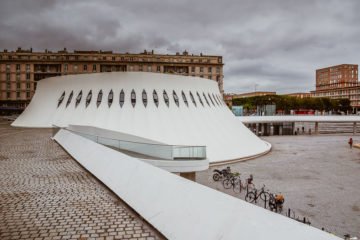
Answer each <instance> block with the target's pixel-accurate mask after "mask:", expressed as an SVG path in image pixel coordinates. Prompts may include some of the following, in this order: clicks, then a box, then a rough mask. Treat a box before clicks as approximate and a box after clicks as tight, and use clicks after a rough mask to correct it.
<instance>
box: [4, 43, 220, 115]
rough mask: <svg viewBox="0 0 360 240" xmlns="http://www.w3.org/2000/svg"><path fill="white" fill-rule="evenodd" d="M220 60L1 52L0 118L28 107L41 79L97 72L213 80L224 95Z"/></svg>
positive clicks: (187, 56) (191, 56) (183, 56)
mask: <svg viewBox="0 0 360 240" xmlns="http://www.w3.org/2000/svg"><path fill="white" fill-rule="evenodd" d="M223 65H224V64H223V59H222V57H221V56H211V55H204V54H199V55H194V54H189V53H188V52H187V51H184V52H183V53H176V54H172V55H170V54H156V53H154V51H150V52H149V51H144V52H142V53H139V54H134V53H115V52H112V51H101V50H100V51H78V50H74V51H73V52H70V51H68V50H67V49H66V48H65V49H63V50H61V51H56V52H55V51H48V50H45V51H44V52H34V51H33V50H32V49H29V50H24V49H21V48H18V49H17V50H16V51H8V50H6V49H5V50H3V51H1V52H0V114H11V113H19V112H21V111H23V110H24V109H25V107H26V106H27V105H28V104H29V102H30V100H31V98H32V96H33V95H34V93H35V90H36V85H37V82H38V81H39V80H41V79H44V78H49V77H55V76H62V75H70V74H83V73H87V74H88V73H99V72H156V73H166V74H176V75H183V76H193V77H201V78H206V79H211V80H214V81H216V82H217V83H218V86H219V89H220V92H221V93H223V77H224V75H223Z"/></svg>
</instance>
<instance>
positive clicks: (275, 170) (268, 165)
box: [196, 135, 360, 237]
mask: <svg viewBox="0 0 360 240" xmlns="http://www.w3.org/2000/svg"><path fill="white" fill-rule="evenodd" d="M349 137H352V138H353V139H354V142H355V143H356V142H360V136H353V135H317V136H314V135H311V136H308V135H303V136H273V137H264V138H263V139H264V140H265V141H268V142H270V143H271V144H272V151H271V152H270V153H268V154H267V155H265V156H262V157H260V158H257V159H253V160H248V161H245V162H239V163H234V164H229V165H226V166H230V167H231V169H232V171H238V172H240V173H241V176H242V179H243V180H245V179H246V178H247V177H248V176H249V174H253V175H254V183H255V185H256V187H257V188H260V187H261V186H262V185H263V184H265V185H266V188H267V189H269V190H270V191H271V192H274V193H282V194H283V195H285V204H284V209H287V208H291V209H292V210H293V211H294V212H295V214H296V216H299V217H306V218H309V219H310V221H311V225H312V226H315V227H317V228H322V227H324V228H325V229H326V230H327V231H330V232H332V233H334V234H336V235H338V236H341V237H342V236H343V235H344V234H346V233H350V234H352V235H355V236H358V237H359V236H360V234H359V233H360V187H359V183H360V149H356V148H353V149H350V148H349V145H348V143H347V141H348V139H349ZM224 167H225V166H223V167H221V166H218V167H212V168H210V169H209V170H207V171H203V172H198V173H197V176H196V181H197V182H198V183H201V184H203V185H206V186H209V187H211V188H214V189H217V190H219V191H222V192H226V193H228V194H231V195H233V196H236V197H238V198H241V199H244V197H245V191H243V192H242V193H240V194H239V193H234V192H233V191H232V190H226V189H224V188H223V186H222V184H221V182H214V181H213V180H212V175H213V170H214V169H215V168H217V169H222V168H224ZM284 212H285V211H284ZM239 214H241V213H239Z"/></svg>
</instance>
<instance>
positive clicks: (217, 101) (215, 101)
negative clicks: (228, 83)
mask: <svg viewBox="0 0 360 240" xmlns="http://www.w3.org/2000/svg"><path fill="white" fill-rule="evenodd" d="M212 96H213V98H214V100H215V102H216V104H217V105H218V106H220V104H219V102H218V100H217V99H216V97H215V95H214V94H212Z"/></svg>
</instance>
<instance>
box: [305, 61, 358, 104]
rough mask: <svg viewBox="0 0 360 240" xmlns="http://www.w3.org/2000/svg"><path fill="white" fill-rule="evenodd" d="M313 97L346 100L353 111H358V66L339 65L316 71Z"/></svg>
mask: <svg viewBox="0 0 360 240" xmlns="http://www.w3.org/2000/svg"><path fill="white" fill-rule="evenodd" d="M311 94H312V96H313V97H328V98H331V99H342V98H348V99H349V100H350V103H351V106H352V107H353V108H354V109H357V110H358V109H360V84H359V80H358V65H356V64H341V65H337V66H331V67H327V68H322V69H317V70H316V90H315V91H312V92H311Z"/></svg>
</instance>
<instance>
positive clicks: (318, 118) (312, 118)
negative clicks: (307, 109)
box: [237, 115, 360, 123]
mask: <svg viewBox="0 0 360 240" xmlns="http://www.w3.org/2000/svg"><path fill="white" fill-rule="evenodd" d="M237 118H238V119H239V120H240V121H241V122H242V123H273V122H360V115H326V116H324V115H276V116H240V117H237Z"/></svg>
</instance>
